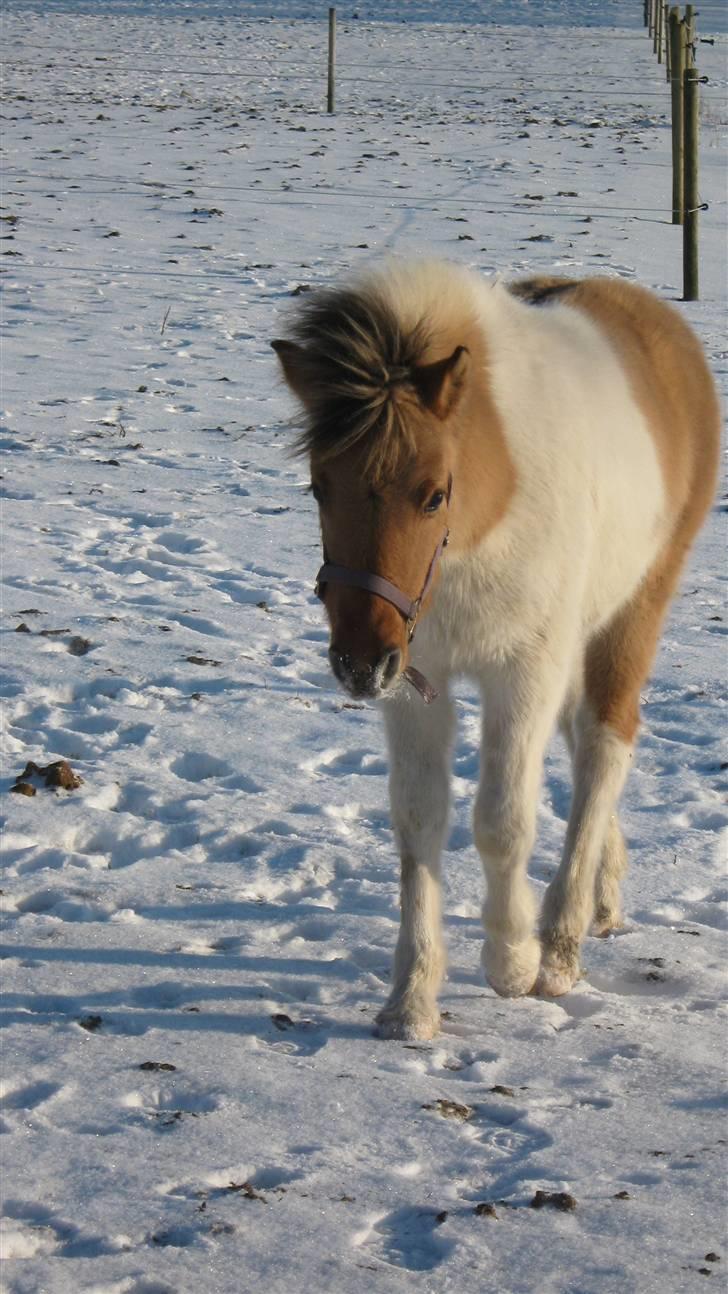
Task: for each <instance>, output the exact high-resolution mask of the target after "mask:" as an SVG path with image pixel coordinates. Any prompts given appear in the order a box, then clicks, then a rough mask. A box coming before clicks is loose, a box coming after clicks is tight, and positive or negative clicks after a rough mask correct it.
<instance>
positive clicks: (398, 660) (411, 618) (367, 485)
mask: <svg viewBox="0 0 728 1294" xmlns="http://www.w3.org/2000/svg"><path fill="white" fill-rule="evenodd" d="M354 342H356V338H354ZM274 348H275V351H277V353H278V357H279V360H281V364H282V366H283V371H284V375H286V380H287V382H288V386H290V387H291V389H292V391H294V392H295V393H296V396H297V397H299V399H300V400H301V402H303V405H304V408H305V410H306V414H308V417H309V419H310V423H309V427H310V430H309V432H308V435H306V436H305V439H304V444H305V445H306V448H308V450H309V458H310V480H312V493H313V496H314V498H316V499H317V503H318V509H319V516H321V533H322V541H323V560H325V564H323V567H322V569H321V572H319V580H318V591H319V597H321V598H322V600H323V603H325V606H326V612H327V616H328V621H330V625H331V644H330V651H328V656H330V660H331V668H332V670H334V673H335V675H336V678H337V679H339V681H340V682H341V683H343V685H344V687H345V688H347V691H348V692H350V695H352V696H372V697H375V696H380V695H383V694H384V692H385V691H387V690H388V688H391V687H392V686H393V685H394V683H396V682H397V679H398V678H400V675H401V674H402V672H403V670H405V669H406V666H407V655H409V643H410V641H411V637H412V634H414V628H415V621H416V619H418V617H419V615H420V609H422V611H423V612H424V611H425V609H427V602H428V595H429V589H431V586H432V584H433V582H434V580H436V577H437V567H438V560H440V556H441V553H442V549H444V547H445V543H446V540H447V528H449V510H450V497H451V489H453V475H454V468H455V444H454V439H453V436H451V435H449V433H447V431H449V426H450V423H451V418H453V414H454V411H455V408H456V404H458V401H459V397H460V392H462V388H463V384H464V382H466V375H467V369H468V352H467V351H466V348H464V347H456V348H455V349H454V351H451V353H450V355H447V356H446V357H445V358H442V360H437V361H434V362H431V364H424V365H423V364H420V365H418V364H409V365H406V366H403V365H401V364H400V365H397V366H394V365H391V366H388V367H387V370H385V374H383V375H381V377H380V384H379V389H376V391H374V392H372V391H371V388H370V387H367V388H366V389H365V391H363V392H362V397H361V399H357V395H356V393H354V395H349V393H348V392H345V393H341V389H340V388H341V386H343V382H341V373H340V371H336V366H334V365H331V362H330V361H328V357H327V356H326V357H322V356H321V355H318V353H317V352H316V349H314V348H313V347H312V345H310V343H309V345H308V347H306V345H305V344H300V343H297V342H275V343H274ZM349 358H350V362H354V357H349ZM394 367H396V373H392V369H394ZM361 380H362V378H361V375H359V382H361ZM353 384H354V383H353V382H352V386H353ZM362 386H363V382H362ZM357 423H358V424H359V427H363V430H362V431H361V432H359V433H358V435H356V433H354V435H352V428H353V427H356V424H357Z"/></svg>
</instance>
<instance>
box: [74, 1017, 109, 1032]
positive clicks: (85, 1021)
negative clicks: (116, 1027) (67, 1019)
mask: <svg viewBox="0 0 728 1294" xmlns="http://www.w3.org/2000/svg"><path fill="white" fill-rule="evenodd" d="M78 1023H79V1024H80V1026H81V1028H82V1029H85V1030H86V1032H87V1033H96V1030H97V1029H100V1028H101V1026H102V1024H103V1023H104V1018H103V1016H101V1015H85V1016H83V1017H82V1018H81V1019H80V1020H79V1022H78Z"/></svg>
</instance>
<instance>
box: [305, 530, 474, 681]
mask: <svg viewBox="0 0 728 1294" xmlns="http://www.w3.org/2000/svg"><path fill="white" fill-rule="evenodd" d="M449 538H450V531H449V530H446V531H445V534H444V535H443V537H442V539H441V540H440V542H439V544H438V545H437V548H436V549H435V551H434V553H433V555H432V561H431V562H430V565H429V566H428V568H427V575H426V576H425V582H424V584H423V585H422V591H421V593H420V595H419V597H416V598H414V600H412V599H410V598H408V597H407V594H406V593H403V592H402V590H401V589H398V588H397V585H396V584H392V582H391V580H385V579H384V578H383V576H381V575H374V574H373V573H372V572H371V571H355V570H352V569H351V567H349V566H337V565H336V564H335V563H334V562H328V561H325V562H324V564H323V566H322V567H321V569H320V571H319V573H318V575H317V576H316V584H315V585H314V592H315V594H316V597H317V598H320V599H321V601H323V598H324V590H325V588H326V585H327V584H347V585H349V586H350V587H353V588H357V589H364V590H365V592H367V593H374V594H376V596H377V597H378V598H384V600H385V602H391V604H392V606H393V607H396V608H397V610H398V611H399V612H400V614H401V615H402V616H404V619H405V622H406V626H407V642H408V643H411V642H412V639H413V638H414V636H415V629H416V627H417V619H418V616H419V614H420V611H421V609H422V603H423V602H424V600H425V598H426V597H427V594H428V593H429V591H430V587H431V585H432V581H433V579H434V578H435V570H436V567H437V563H438V562H439V560H440V557H441V556H442V553H443V550H444V549H445V548H447V544H448V539H449ZM325 556H326V553H325V552H324V557H325ZM403 677H404V678H406V679H407V682H408V683H411V684H412V686H413V687H414V688H416V690H417V691H418V692H419V694H420V696H421V697H422V699H423V701H424V702H425V704H426V705H429V704H430V702H431V701H434V700H435V698H436V697H437V691H436V690H435V688H434V687H432V685H431V684H430V683H428V681H427V679H426V678H425V676H424V675H423V674H421V673H420V671H419V670H418V669H415V667H414V666H413V665H408V666H407V669H406V670H404V671H403Z"/></svg>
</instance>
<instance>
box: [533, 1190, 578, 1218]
mask: <svg viewBox="0 0 728 1294" xmlns="http://www.w3.org/2000/svg"><path fill="white" fill-rule="evenodd" d="M530 1207H531V1208H532V1209H558V1210H559V1212H560V1213H571V1211H572V1210H573V1209H575V1208H576V1200H575V1199H574V1197H573V1195H569V1192H568V1191H536V1194H535V1195H534V1197H533V1199H532V1200H531V1205H530Z"/></svg>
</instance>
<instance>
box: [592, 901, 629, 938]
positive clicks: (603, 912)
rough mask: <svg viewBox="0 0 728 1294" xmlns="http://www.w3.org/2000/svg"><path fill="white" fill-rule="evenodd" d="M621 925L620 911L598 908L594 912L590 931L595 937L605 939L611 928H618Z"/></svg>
mask: <svg viewBox="0 0 728 1294" xmlns="http://www.w3.org/2000/svg"><path fill="white" fill-rule="evenodd" d="M621 925H622V913H621V912H620V911H619V910H615V911H608V910H607V909H606V908H599V909H597V911H596V912H595V914H594V920H593V921H592V926H591V931H590V933H591V934H592V935H595V936H596V938H597V939H605V938H606V936H607V935H610V934H611V933H612V931H613V930H619V927H620V926H621Z"/></svg>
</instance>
